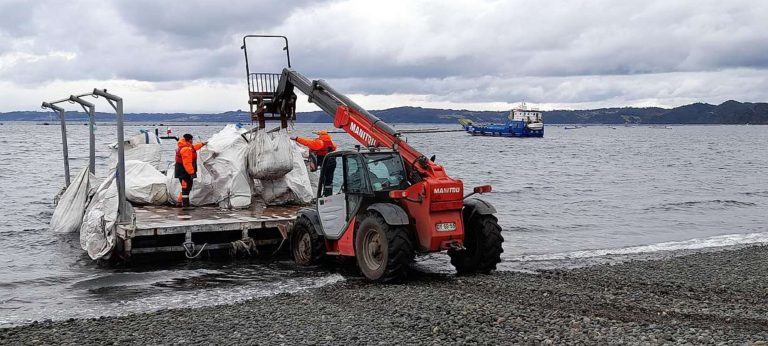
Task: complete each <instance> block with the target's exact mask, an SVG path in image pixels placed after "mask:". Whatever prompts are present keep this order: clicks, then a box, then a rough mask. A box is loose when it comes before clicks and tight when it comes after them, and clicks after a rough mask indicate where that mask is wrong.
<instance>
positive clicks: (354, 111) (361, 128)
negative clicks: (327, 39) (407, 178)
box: [275, 68, 447, 178]
mask: <svg viewBox="0 0 768 346" xmlns="http://www.w3.org/2000/svg"><path fill="white" fill-rule="evenodd" d="M294 87H295V88H297V89H299V90H300V91H301V92H302V93H304V94H306V95H307V96H309V102H312V103H314V104H316V105H317V106H318V107H320V109H322V110H323V111H324V112H325V113H327V114H328V115H330V116H331V117H333V119H334V121H333V125H334V126H335V127H337V128H340V129H343V130H344V131H346V132H347V133H349V134H350V135H351V136H352V137H354V138H355V139H356V140H357V141H358V142H360V143H362V144H363V145H365V146H369V147H381V148H390V149H392V150H395V151H397V152H399V153H400V156H402V157H403V160H404V161H406V162H407V163H408V165H409V166H410V167H411V168H412V169H414V170H416V171H417V172H419V174H420V175H421V176H422V177H434V178H443V177H446V178H447V176H446V174H445V171H444V170H443V167H442V166H440V165H437V164H435V163H434V162H432V161H430V160H429V159H427V158H426V156H424V155H422V154H421V153H420V152H418V151H417V150H416V149H414V148H413V147H411V146H410V145H409V144H408V143H406V142H405V141H403V140H401V139H400V133H399V132H397V131H395V129H393V128H392V127H391V126H389V124H387V123H385V122H384V121H382V120H381V119H379V118H378V117H377V116H375V115H373V114H371V113H369V112H368V111H366V110H365V109H363V108H362V107H360V106H359V105H358V104H356V103H355V102H353V101H352V100H350V99H349V98H348V97H346V96H344V95H343V94H341V93H339V92H337V91H336V90H334V89H333V88H332V87H331V86H330V85H328V84H327V83H326V82H325V81H323V80H316V81H310V80H309V79H307V78H306V77H304V76H303V75H301V74H300V73H298V72H296V71H295V70H293V69H290V68H285V69H283V73H282V75H281V76H280V82H279V84H278V87H277V91H276V95H275V102H277V103H278V104H279V103H280V101H281V100H287V99H290V98H291V97H293V96H294V92H293V88H294Z"/></svg>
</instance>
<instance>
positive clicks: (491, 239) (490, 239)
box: [448, 214, 504, 275]
mask: <svg viewBox="0 0 768 346" xmlns="http://www.w3.org/2000/svg"><path fill="white" fill-rule="evenodd" d="M503 242H504V238H503V237H502V236H501V227H500V226H499V222H498V219H496V217H495V216H493V215H480V214H475V215H473V216H472V217H470V218H469V220H466V219H465V220H464V247H465V249H464V250H449V251H448V255H449V256H451V264H453V266H454V267H456V272H457V273H458V274H460V275H466V274H474V273H483V274H489V273H490V272H491V271H493V270H496V264H498V263H499V262H501V253H502V252H504V249H503V248H502V247H501V243H503Z"/></svg>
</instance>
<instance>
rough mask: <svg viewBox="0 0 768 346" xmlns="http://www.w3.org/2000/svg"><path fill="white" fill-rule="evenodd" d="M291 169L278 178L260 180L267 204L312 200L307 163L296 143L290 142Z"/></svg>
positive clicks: (302, 202) (299, 202)
mask: <svg viewBox="0 0 768 346" xmlns="http://www.w3.org/2000/svg"><path fill="white" fill-rule="evenodd" d="M291 146H292V147H293V148H292V150H291V152H292V155H291V156H292V157H293V160H292V169H291V171H290V172H288V174H286V175H285V176H284V177H282V178H280V179H272V180H266V179H265V180H261V185H262V186H263V192H262V196H263V198H264V203H265V204H267V205H281V204H289V203H293V204H307V203H309V202H312V198H313V197H314V194H313V193H312V183H311V182H310V180H309V174H308V169H307V165H306V164H305V163H304V157H302V155H301V149H300V148H298V145H297V144H296V143H291Z"/></svg>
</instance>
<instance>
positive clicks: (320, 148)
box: [291, 130, 336, 172]
mask: <svg viewBox="0 0 768 346" xmlns="http://www.w3.org/2000/svg"><path fill="white" fill-rule="evenodd" d="M291 139H293V140H295V141H296V142H297V143H299V144H301V145H303V146H305V147H307V148H309V153H310V154H312V155H310V157H311V159H310V170H311V171H313V172H314V171H315V170H317V168H319V167H320V166H322V165H323V159H325V156H326V155H328V154H329V153H331V152H333V151H336V143H333V138H331V135H329V134H328V131H325V130H320V131H317V138H315V139H312V138H306V137H292V138H291ZM313 160H314V162H313Z"/></svg>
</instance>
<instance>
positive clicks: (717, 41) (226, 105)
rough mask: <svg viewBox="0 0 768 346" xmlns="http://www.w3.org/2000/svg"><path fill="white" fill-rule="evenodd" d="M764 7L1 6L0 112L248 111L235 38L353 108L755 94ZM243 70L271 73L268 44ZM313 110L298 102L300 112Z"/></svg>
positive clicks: (761, 89) (763, 73)
mask: <svg viewBox="0 0 768 346" xmlns="http://www.w3.org/2000/svg"><path fill="white" fill-rule="evenodd" d="M765 18H768V2H755V1H729V2H718V1H674V2H672V1H645V2H615V1H608V0H593V1H586V0H585V1H562V2H555V1H431V0H425V1H404V0H403V1H400V0H396V1H387V2H372V1H290V2H285V1H278V0H267V1H228V2H225V3H222V2H218V1H202V0H195V1H149V0H136V1H76V0H74V1H68V2H66V3H62V2H57V1H45V0H44V1H38V2H27V1H19V0H3V1H0V94H2V95H4V96H0V111H10V110H20V109H34V108H35V107H36V106H37V105H38V104H39V103H40V101H42V100H46V99H56V98H61V97H63V96H66V95H69V94H71V93H78V92H82V91H84V90H89V89H92V88H93V87H97V86H98V87H105V86H107V85H109V86H111V87H112V90H113V91H114V92H116V93H123V94H124V95H130V99H129V98H128V97H126V100H127V101H128V102H130V107H131V110H132V111H188V112H196V111H197V112H209V111H226V110H232V109H238V108H246V104H245V98H246V97H245V95H246V92H245V80H244V75H245V70H244V65H243V55H242V51H241V50H240V40H241V37H242V35H244V34H249V33H267V34H283V35H286V36H288V37H289V39H290V44H291V58H292V59H291V60H292V63H293V66H294V67H295V68H296V69H297V70H299V71H300V72H302V73H304V74H305V75H307V76H308V77H309V78H313V79H319V78H322V79H326V80H328V81H329V82H330V83H331V84H334V85H335V86H336V87H337V89H339V90H342V91H344V92H346V93H348V94H350V95H351V96H352V97H353V98H355V99H356V100H357V101H358V102H359V103H360V104H362V105H363V106H365V107H368V108H371V109H376V108H384V107H390V106H402V105H411V106H425V107H430V106H434V107H454V108H472V109H505V108H508V107H510V106H511V105H512V104H514V103H517V102H520V101H523V100H525V101H528V102H531V103H535V104H540V105H542V106H544V107H550V108H554V107H557V108H586V107H597V106H607V105H611V106H625V105H660V106H676V105H679V104H684V103H689V102H696V101H702V102H710V103H719V102H722V101H724V100H727V99H737V100H741V101H766V100H768V54H766V53H768V51H766V47H768V21H766V20H765ZM253 47H254V48H252V55H251V56H250V58H251V61H253V62H256V63H257V65H260V67H261V66H263V68H264V69H266V70H277V69H278V68H279V66H280V64H281V63H282V59H283V56H282V55H281V54H282V51H281V50H280V46H279V45H278V44H277V43H275V42H264V43H263V44H258V45H254V46H253ZM301 106H302V108H303V109H300V110H311V109H312V108H311V106H308V105H306V104H302V105H301Z"/></svg>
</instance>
